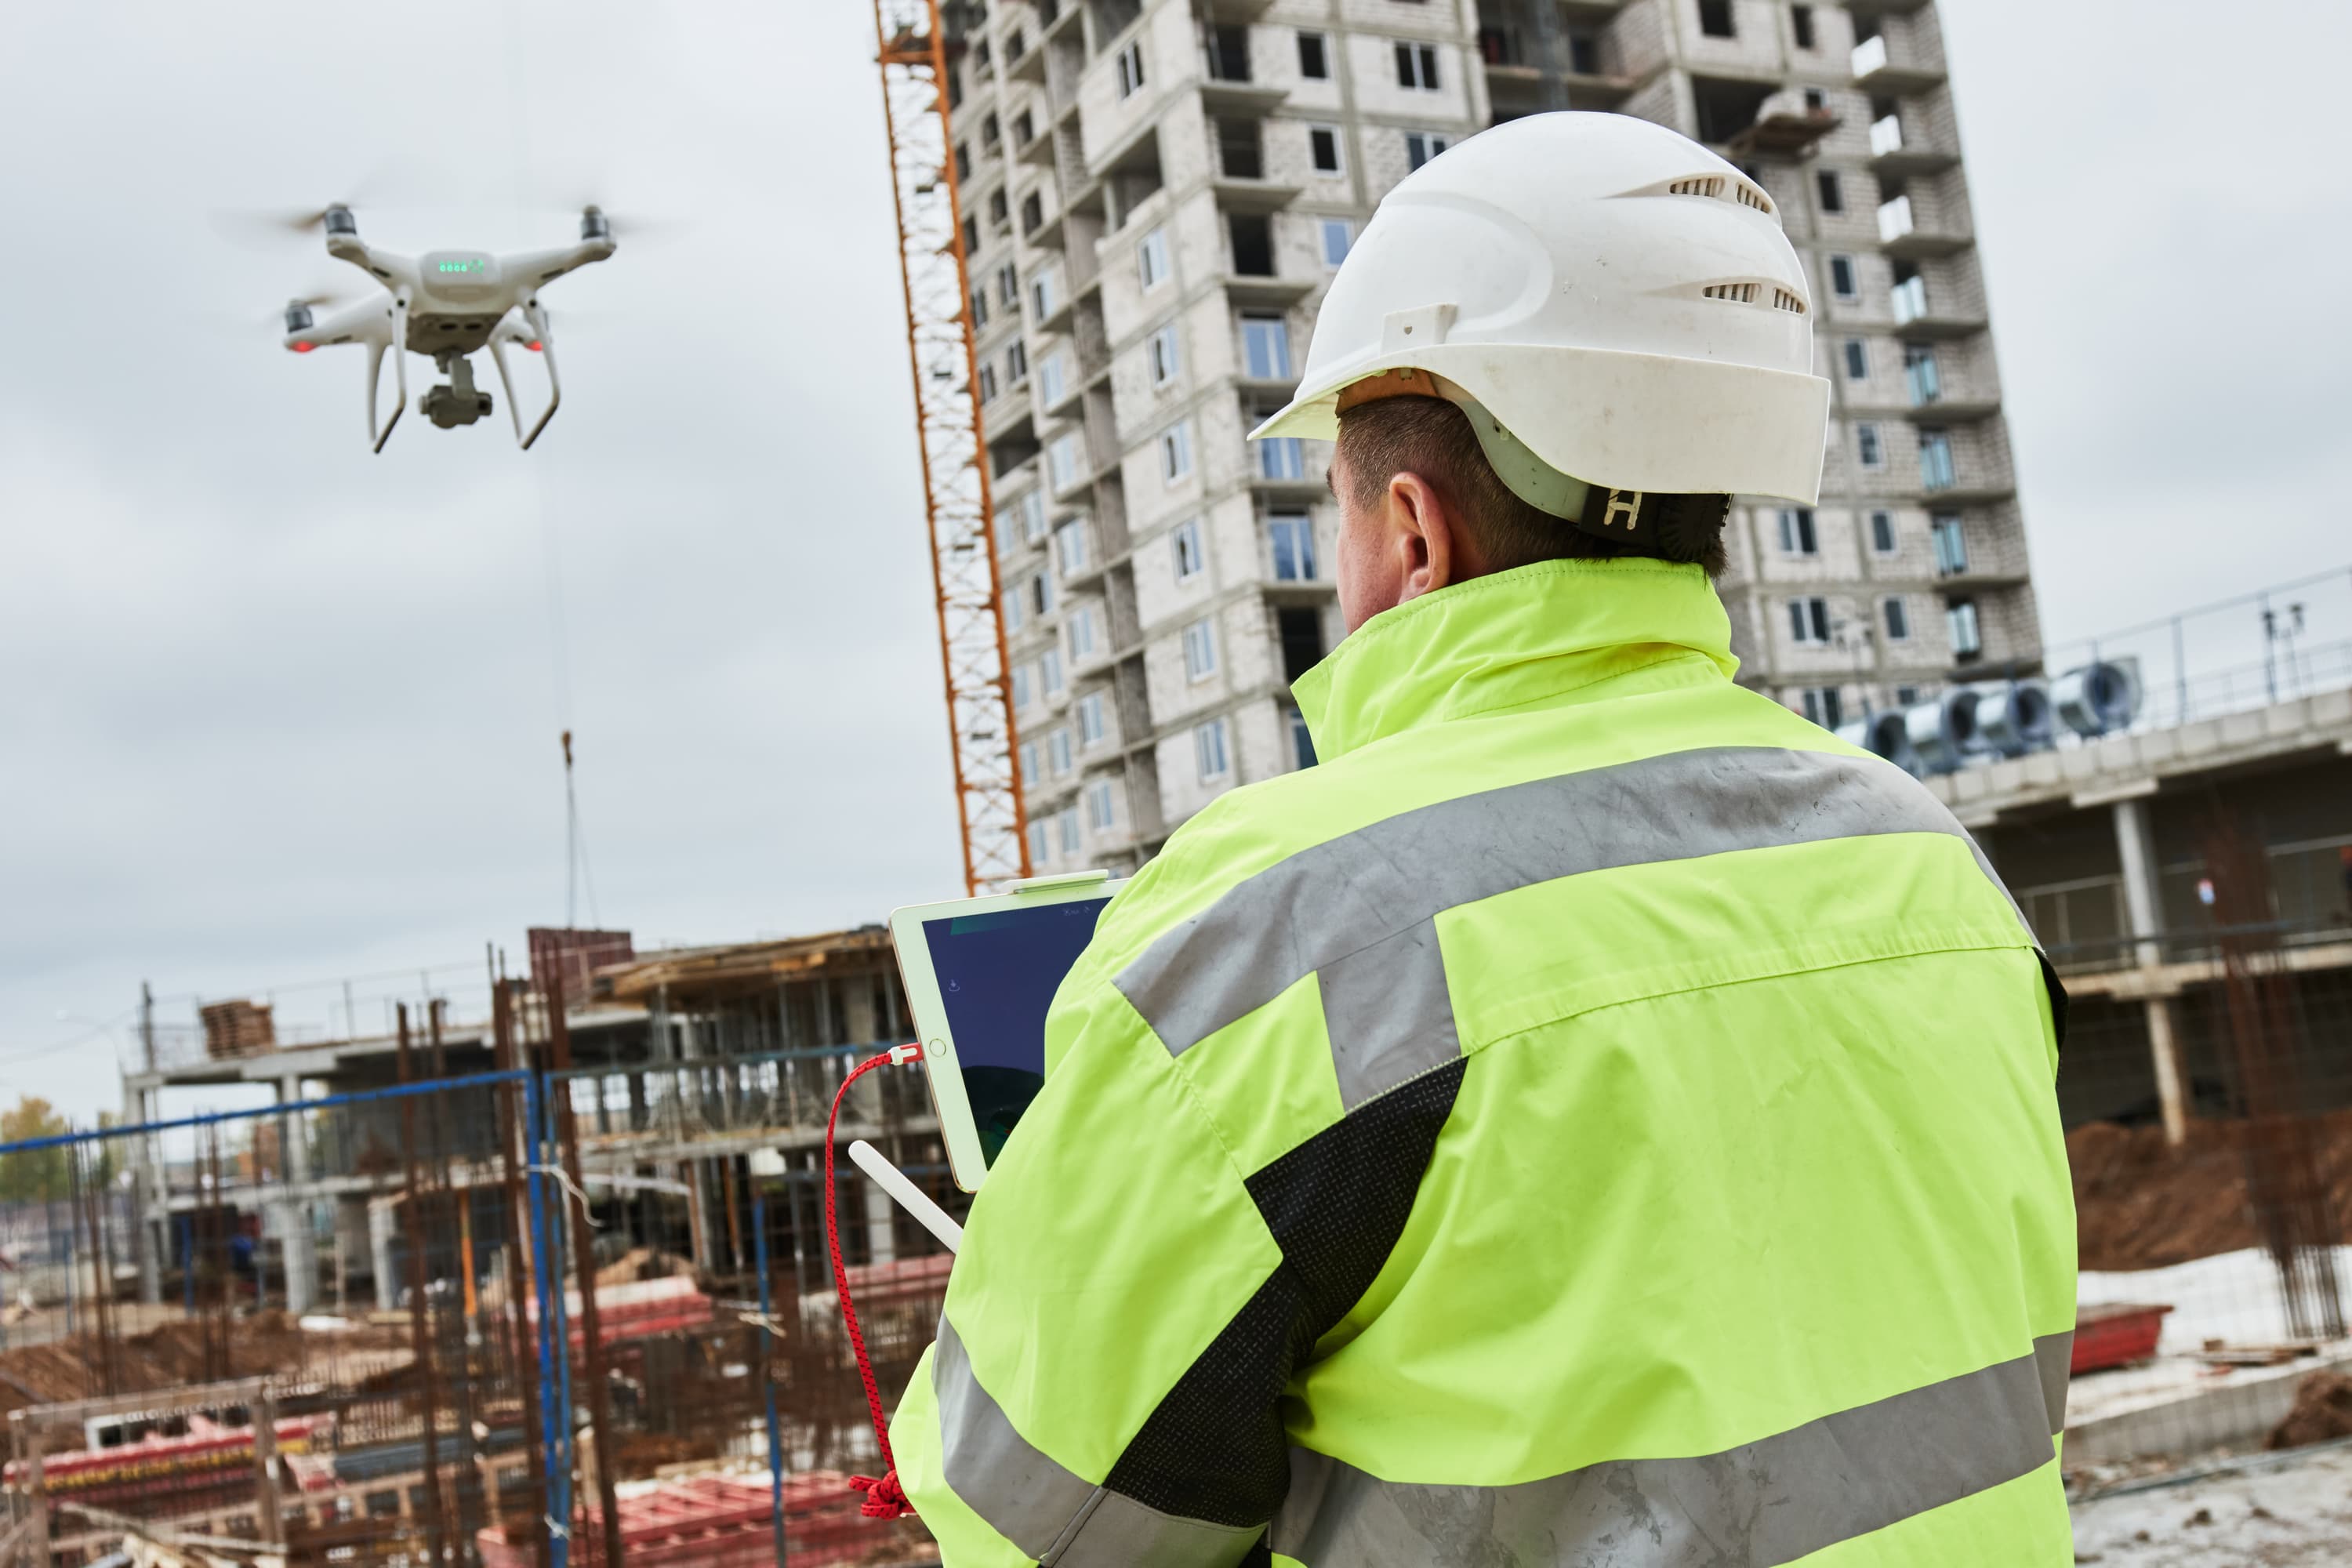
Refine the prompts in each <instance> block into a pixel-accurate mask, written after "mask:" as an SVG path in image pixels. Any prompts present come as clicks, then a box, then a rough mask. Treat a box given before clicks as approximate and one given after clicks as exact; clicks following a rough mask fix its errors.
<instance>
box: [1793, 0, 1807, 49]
mask: <svg viewBox="0 0 2352 1568" xmlns="http://www.w3.org/2000/svg"><path fill="white" fill-rule="evenodd" d="M1789 36H1790V38H1791V39H1793V40H1794V41H1795V43H1796V46H1797V47H1799V48H1801V49H1810V48H1811V47H1813V8H1812V7H1811V5H1791V6H1790V7H1789Z"/></svg>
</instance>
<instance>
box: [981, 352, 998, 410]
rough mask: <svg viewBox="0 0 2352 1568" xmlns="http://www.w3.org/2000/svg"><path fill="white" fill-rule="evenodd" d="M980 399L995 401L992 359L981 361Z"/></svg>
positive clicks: (983, 401)
mask: <svg viewBox="0 0 2352 1568" xmlns="http://www.w3.org/2000/svg"><path fill="white" fill-rule="evenodd" d="M980 400H981V401H982V403H993V402H995V401H996V362H995V361H994V360H983V361H982V362H981V366H980Z"/></svg>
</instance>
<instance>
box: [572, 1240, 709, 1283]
mask: <svg viewBox="0 0 2352 1568" xmlns="http://www.w3.org/2000/svg"><path fill="white" fill-rule="evenodd" d="M693 1278H695V1272H694V1260H693V1259H692V1258H680V1257H679V1256H678V1255H677V1253H675V1252H664V1251H662V1250H661V1248H659V1247H631V1248H629V1250H628V1251H626V1252H625V1253H623V1254H622V1255H621V1256H620V1257H619V1258H615V1259H614V1260H613V1261H612V1262H610V1263H607V1264H606V1265H604V1268H599V1269H598V1270H596V1283H597V1284H599V1285H639V1284H643V1283H644V1282H645V1281H646V1280H648V1279H693Z"/></svg>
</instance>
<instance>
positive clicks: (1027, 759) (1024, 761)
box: [1021, 741, 1045, 784]
mask: <svg viewBox="0 0 2352 1568" xmlns="http://www.w3.org/2000/svg"><path fill="white" fill-rule="evenodd" d="M1021 776H1022V778H1023V779H1024V781H1026V782H1027V783H1030V784H1041V783H1043V782H1044V781H1045V774H1044V773H1039V772H1038V771H1037V742H1034V741H1024V742H1021Z"/></svg>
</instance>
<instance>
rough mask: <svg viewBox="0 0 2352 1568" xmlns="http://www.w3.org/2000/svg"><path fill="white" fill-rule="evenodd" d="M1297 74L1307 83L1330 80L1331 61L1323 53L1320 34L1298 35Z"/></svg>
mask: <svg viewBox="0 0 2352 1568" xmlns="http://www.w3.org/2000/svg"><path fill="white" fill-rule="evenodd" d="M1298 74H1299V75H1300V76H1302V77H1305V78H1306V79H1307V80H1308V81H1328V80H1330V79H1331V60H1330V57H1329V56H1328V54H1326V53H1325V51H1324V43H1323V35H1322V34H1320V33H1301V34H1299V35H1298Z"/></svg>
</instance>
